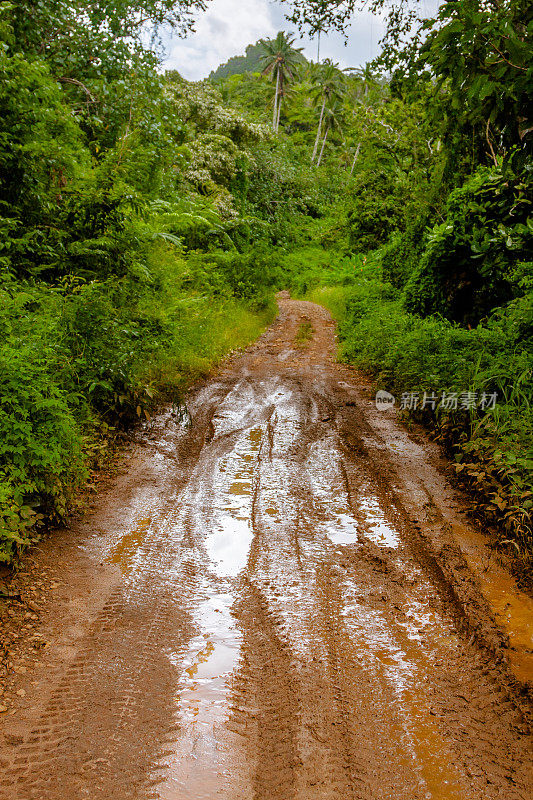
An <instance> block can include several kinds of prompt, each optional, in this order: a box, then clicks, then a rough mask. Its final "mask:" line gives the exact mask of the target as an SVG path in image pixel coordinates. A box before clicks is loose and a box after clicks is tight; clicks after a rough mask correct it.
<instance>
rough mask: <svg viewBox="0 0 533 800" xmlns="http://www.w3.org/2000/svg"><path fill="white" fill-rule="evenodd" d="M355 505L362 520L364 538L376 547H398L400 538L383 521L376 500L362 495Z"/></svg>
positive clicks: (382, 515)
mask: <svg viewBox="0 0 533 800" xmlns="http://www.w3.org/2000/svg"><path fill="white" fill-rule="evenodd" d="M357 503H358V506H359V509H360V512H361V515H362V517H363V520H364V529H365V536H366V537H367V538H368V539H370V540H371V541H372V542H374V544H377V545H378V547H393V548H396V547H398V546H399V544H400V536H399V534H398V532H397V531H395V530H394V528H392V527H391V525H390V524H389V523H388V522H387V520H386V519H385V515H384V514H383V511H382V510H381V507H380V505H379V501H378V500H377V498H376V497H371V496H369V495H367V496H365V495H364V494H363V495H362V496H361V497H360V498H358V500H357Z"/></svg>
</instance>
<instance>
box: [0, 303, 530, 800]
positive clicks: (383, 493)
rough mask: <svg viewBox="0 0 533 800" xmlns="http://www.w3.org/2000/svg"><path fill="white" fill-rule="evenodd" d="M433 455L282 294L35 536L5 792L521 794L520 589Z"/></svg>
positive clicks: (277, 796) (65, 798)
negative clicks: (34, 604)
mask: <svg viewBox="0 0 533 800" xmlns="http://www.w3.org/2000/svg"><path fill="white" fill-rule="evenodd" d="M303 324H305V328H304V329H303V333H302V325H303ZM303 334H305V335H303ZM310 336H311V338H309V337H310ZM441 466H442V464H441V462H440V457H439V455H438V453H437V451H436V450H435V448H434V447H433V446H432V445H430V444H428V443H427V442H425V440H424V438H423V437H421V436H419V435H410V434H408V433H407V432H406V431H405V430H404V429H403V428H402V427H401V425H400V424H399V423H398V421H397V419H396V416H395V414H394V412H380V411H378V410H377V409H376V408H375V405H374V403H373V402H372V400H371V398H370V396H369V393H368V387H367V386H366V385H365V383H364V381H363V380H362V379H361V378H360V377H358V375H357V373H356V372H354V371H353V370H352V369H350V368H348V367H345V366H342V365H339V364H337V363H336V362H335V326H334V323H333V322H332V320H331V318H330V317H329V314H328V313H327V312H326V311H325V310H324V309H323V308H321V307H319V306H316V305H313V304H311V303H305V302H298V301H293V300H290V299H289V298H288V296H287V295H286V294H285V293H282V295H281V296H280V316H279V317H278V319H277V321H276V322H275V323H274V325H273V326H272V327H271V328H269V329H268V331H267V332H266V333H265V334H264V335H263V336H262V337H261V339H260V340H259V341H258V342H257V343H256V344H255V345H254V346H252V347H250V348H249V349H248V350H247V351H246V352H245V353H244V354H243V355H241V356H239V357H235V358H233V359H232V360H230V361H228V362H226V364H225V365H223V367H222V368H221V369H220V371H219V372H218V373H216V374H215V375H214V376H212V377H211V379H210V380H209V381H206V382H205V383H204V384H203V385H202V386H200V387H197V388H196V389H194V390H193V391H191V393H190V394H189V396H188V397H187V414H186V415H183V414H177V413H175V412H173V411H172V410H169V411H168V412H166V413H164V414H162V415H161V416H160V417H159V418H158V419H157V420H155V422H154V423H153V425H152V426H150V427H148V428H147V429H146V430H145V431H143V432H142V434H140V435H139V436H138V441H137V443H136V444H135V446H134V447H133V448H132V450H131V452H130V453H129V454H128V456H127V459H126V464H125V468H124V470H123V472H122V474H121V475H120V476H119V477H118V478H117V479H116V480H115V481H114V482H113V485H112V486H110V487H109V488H108V489H107V490H106V491H105V492H103V493H102V494H101V495H100V496H99V497H98V498H97V505H96V508H95V510H94V511H93V512H91V513H90V514H88V515H87V516H86V517H85V518H84V520H83V521H81V522H76V523H74V524H73V525H72V526H71V528H70V530H65V531H56V532H54V533H53V534H52V535H51V536H50V537H49V538H48V539H47V541H45V542H44V543H43V544H42V545H41V546H40V547H39V548H36V549H35V550H34V552H33V554H32V559H33V565H32V567H31V569H29V574H30V573H31V575H32V576H34V577H32V578H31V580H36V578H35V575H37V576H39V575H45V576H46V580H45V581H44V582H42V585H43V588H44V589H46V587H47V586H50V585H51V586H52V590H51V591H50V592H46V591H45V592H44V593H43V596H42V602H41V604H40V606H41V607H39V609H37V608H34V610H33V612H31V613H29V617H28V619H29V622H28V624H30V623H31V629H28V633H27V637H26V639H27V640H28V641H31V642H33V645H32V646H29V645H28V646H25V645H24V642H23V644H22V645H21V646H20V647H19V648H18V650H16V653H15V655H12V657H11V661H10V668H11V674H10V682H9V684H8V686H7V688H6V693H5V695H4V698H5V699H4V701H3V705H2V708H4V709H5V710H4V712H3V713H2V714H1V716H0V771H1V776H0V798H1V800H30V799H33V798H35V800H82V798H89V799H90V800H148V798H159V800H186V799H189V798H190V800H215V798H222V800H333V798H335V800H385V799H387V800H422V799H424V800H425V799H426V798H427V799H428V800H429V798H432V799H433V800H494V799H495V798H500V800H531V798H532V797H533V778H532V769H531V767H532V749H531V744H532V740H531V738H530V736H529V733H528V731H529V728H528V718H529V717H530V705H529V700H528V696H527V691H526V688H525V683H524V682H525V680H526V679H527V678H528V677H531V674H532V673H531V668H532V663H533V662H532V640H531V636H532V629H531V617H530V616H529V614H530V611H531V608H532V606H531V601H530V600H529V599H528V598H527V597H525V596H524V595H522V594H521V593H520V592H519V591H518V590H517V589H516V588H515V587H514V584H513V582H512V580H511V579H510V578H509V577H508V576H507V574H506V573H505V571H504V570H503V568H502V567H501V566H500V565H498V564H496V563H495V560H494V559H492V560H491V561H490V562H489V567H488V569H485V567H486V562H487V559H488V550H487V548H486V546H485V544H484V542H483V539H482V538H481V536H480V534H479V533H477V532H476V531H474V530H472V528H471V527H470V525H469V524H468V523H467V521H466V518H465V515H464V513H463V511H464V500H463V498H461V497H460V496H459V495H457V494H456V493H454V491H453V490H452V489H451V488H450V487H449V486H448V485H447V484H446V481H445V478H444V476H443V473H442V470H441V469H440V468H441ZM50 582H52V583H50ZM37 610H38V613H34V612H37ZM30 633H31V636H30ZM35 642H37V643H38V646H36V645H35ZM26 644H27V642H26Z"/></svg>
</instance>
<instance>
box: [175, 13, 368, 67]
mask: <svg viewBox="0 0 533 800" xmlns="http://www.w3.org/2000/svg"><path fill="white" fill-rule="evenodd" d="M279 30H286V31H290V30H291V26H290V25H289V23H288V22H287V21H286V20H285V19H284V16H283V7H282V6H279V5H278V4H276V3H274V2H272V0H212V2H210V3H209V6H208V10H207V11H206V12H204V13H203V14H202V15H201V16H199V18H198V23H197V25H196V33H194V34H191V35H190V36H189V37H188V38H187V39H185V40H183V39H178V38H168V37H167V38H166V40H165V49H166V59H165V61H164V64H163V67H164V68H165V69H177V70H178V71H179V72H180V73H181V74H182V75H183V77H184V78H187V79H188V80H200V79H202V78H206V77H207V76H208V75H209V73H210V72H211V70H213V69H216V67H218V65H219V64H222V63H224V62H225V61H227V60H228V59H229V58H231V57H232V56H236V55H242V54H243V53H244V50H245V48H246V45H248V44H253V43H254V42H256V41H257V40H258V39H260V38H271V37H272V36H275V34H276V33H277V32H278V31H279ZM293 32H295V31H294V30H293ZM382 32H383V25H382V22H381V21H380V20H379V18H377V17H374V16H373V15H372V14H366V13H361V14H356V15H355V16H354V19H353V22H352V25H351V27H350V29H349V31H348V44H347V46H346V47H345V46H344V38H343V37H342V36H340V35H334V34H332V35H330V36H328V37H325V36H323V37H322V42H321V47H320V57H321V59H322V58H331V59H333V61H338V62H339V63H340V65H341V66H342V67H356V66H359V65H361V64H365V63H366V62H367V61H370V60H371V59H372V58H374V56H376V55H377V53H378V42H379V39H380V38H381V35H382ZM299 46H300V47H302V46H303V48H304V53H305V55H306V56H307V57H308V58H312V59H313V60H315V61H316V57H317V46H316V41H310V40H309V39H302V40H301V41H300V44H299Z"/></svg>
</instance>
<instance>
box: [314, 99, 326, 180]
mask: <svg viewBox="0 0 533 800" xmlns="http://www.w3.org/2000/svg"><path fill="white" fill-rule="evenodd" d="M325 108H326V95H324V101H323V103H322V109H321V111H320V119H319V121H318V130H317V132H316V139H315V147H314V150H313V157H312V158H311V164H312V163H313V161H314V160H315V158H316V154H317V150H318V143H319V141H320V134H321V132H322V120H323V119H324V111H325Z"/></svg>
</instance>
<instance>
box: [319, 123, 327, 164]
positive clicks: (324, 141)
mask: <svg viewBox="0 0 533 800" xmlns="http://www.w3.org/2000/svg"><path fill="white" fill-rule="evenodd" d="M328 133H329V125H328V126H327V128H326V133H325V134H324V140H323V142H322V148H321V150H320V155H319V157H318V161H317V162H316V165H317V167H319V166H320V164H321V162H322V156H323V155H324V147H325V146H326V139H327V138H328Z"/></svg>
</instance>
